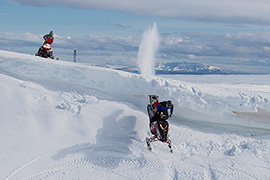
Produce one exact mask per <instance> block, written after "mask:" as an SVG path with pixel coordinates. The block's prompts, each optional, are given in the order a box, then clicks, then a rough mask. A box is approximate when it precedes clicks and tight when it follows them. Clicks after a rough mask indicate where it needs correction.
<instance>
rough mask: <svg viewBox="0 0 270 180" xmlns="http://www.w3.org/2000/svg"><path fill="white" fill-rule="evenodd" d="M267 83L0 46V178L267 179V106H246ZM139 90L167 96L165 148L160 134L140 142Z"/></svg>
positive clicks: (143, 99) (144, 95)
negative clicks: (130, 69)
mask: <svg viewBox="0 0 270 180" xmlns="http://www.w3.org/2000/svg"><path fill="white" fill-rule="evenodd" d="M175 77H176V76H175ZM186 77H187V78H188V76H186ZM269 89H270V88H269V84H248V83H245V84H243V83H230V82H226V83H224V82H214V83H213V81H211V83H209V82H204V83H199V81H196V82H193V83H191V82H189V81H188V80H186V81H184V80H177V79H171V77H170V78H162V77H144V76H141V75H137V74H131V73H126V72H121V71H115V70H111V69H106V68H100V67H92V66H88V65H83V64H74V63H69V62H62V61H53V60H48V59H43V58H39V57H34V56H30V55H25V54H19V53H13V52H7V51H1V50H0V94H1V101H0V117H1V118H0V127H1V131H0V142H1V147H0V154H1V156H0V162H1V164H0V178H1V179H72V178H74V179H157V178H158V179H267V178H269V177H270V174H269V167H270V163H269V162H270V146H269V144H270V137H269V135H267V133H268V132H269V130H270V126H269V119H268V117H269V116H268V115H266V116H263V118H258V117H257V116H256V115H255V116H254V114H256V112H257V111H256V110H258V109H263V111H261V110H259V111H260V112H263V113H264V114H265V113H266V114H267V111H265V110H268V109H269V99H270V96H269V94H270V93H269ZM148 94H157V95H159V96H160V99H161V100H167V99H171V100H172V101H173V102H174V105H175V114H174V117H173V118H172V119H170V122H171V123H170V127H171V131H170V132H171V139H172V145H173V150H174V153H173V154H170V153H169V150H168V147H167V146H166V145H165V144H163V143H159V142H156V143H154V144H153V152H149V151H148V150H147V149H146V146H145V141H144V140H145V137H146V136H150V134H149V131H148V118H147V115H146V105H147V103H148ZM233 111H235V112H247V113H244V115H245V116H246V115H247V116H248V117H249V118H243V117H237V116H236V114H234V113H233ZM250 113H251V114H252V116H250ZM240 114H241V113H240ZM242 115H243V113H242ZM236 127H237V129H238V130H237V133H235V131H234V130H235V128H236ZM240 127H241V128H240ZM244 127H246V128H245V131H243V132H241V130H242V128H244Z"/></svg>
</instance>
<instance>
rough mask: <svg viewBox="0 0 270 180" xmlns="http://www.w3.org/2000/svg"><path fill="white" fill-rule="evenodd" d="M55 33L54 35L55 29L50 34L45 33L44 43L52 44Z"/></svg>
mask: <svg viewBox="0 0 270 180" xmlns="http://www.w3.org/2000/svg"><path fill="white" fill-rule="evenodd" d="M53 35H54V34H53V31H50V33H49V34H45V35H44V36H43V39H44V40H45V42H44V43H43V44H46V43H48V44H50V45H52V43H53V40H54V37H53Z"/></svg>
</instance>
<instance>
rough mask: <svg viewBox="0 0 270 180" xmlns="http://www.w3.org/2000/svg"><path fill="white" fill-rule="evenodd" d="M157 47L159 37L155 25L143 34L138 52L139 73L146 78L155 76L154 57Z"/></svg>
mask: <svg viewBox="0 0 270 180" xmlns="http://www.w3.org/2000/svg"><path fill="white" fill-rule="evenodd" d="M158 47H159V35H158V30H157V25H156V23H154V24H153V26H152V27H148V29H147V30H146V31H145V32H144V33H143V37H142V42H141V44H140V47H139V52H138V66H139V70H140V73H141V74H143V75H146V76H154V75H155V66H154V65H155V55H156V51H157V50H158Z"/></svg>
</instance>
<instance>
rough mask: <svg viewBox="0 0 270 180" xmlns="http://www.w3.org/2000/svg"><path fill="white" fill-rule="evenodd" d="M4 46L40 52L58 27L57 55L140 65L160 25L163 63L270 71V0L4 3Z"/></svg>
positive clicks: (0, 36) (0, 29)
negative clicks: (147, 40) (146, 38)
mask: <svg viewBox="0 0 270 180" xmlns="http://www.w3.org/2000/svg"><path fill="white" fill-rule="evenodd" d="M0 22H1V23H0V49H2V50H11V51H16V52H24V53H27V54H35V51H37V49H38V48H39V46H40V45H41V44H42V41H43V40H42V36H43V35H44V34H46V33H48V32H49V31H50V30H53V31H54V33H55V43H54V44H53V46H52V47H53V48H54V53H55V56H59V57H60V58H61V59H65V60H72V52H73V49H77V52H78V61H80V62H88V63H93V64H104V63H112V64H120V65H136V59H137V53H138V47H139V45H140V42H141V37H142V33H143V32H144V31H145V29H146V28H147V27H148V26H150V25H152V24H153V23H154V22H155V23H156V24H157V27H158V31H159V35H160V39H161V41H160V47H159V51H158V53H157V58H156V62H182V61H191V62H199V63H205V64H210V65H214V66H218V67H221V68H223V69H225V70H228V71H236V72H250V73H270V60H269V57H270V4H269V3H268V1H266V0H259V1H253V0H238V1H234V0H227V1H224V2H223V1H222V2H221V1H219V0H205V1H201V0H181V1H180V0H166V1H165V0H149V1H144V0H137V1H132V0H125V1H122V0H114V1H112V0H99V1H93V0H77V1H76V2H75V1H72V0H47V1H40V0H36V1H32V0H2V1H1V2H0Z"/></svg>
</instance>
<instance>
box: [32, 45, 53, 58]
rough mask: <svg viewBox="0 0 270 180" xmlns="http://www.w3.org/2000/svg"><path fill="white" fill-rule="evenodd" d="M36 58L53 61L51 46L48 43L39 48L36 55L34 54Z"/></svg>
mask: <svg viewBox="0 0 270 180" xmlns="http://www.w3.org/2000/svg"><path fill="white" fill-rule="evenodd" d="M36 56H40V57H44V58H51V59H54V56H53V50H52V48H51V45H50V44H48V43H45V44H43V45H42V46H41V47H40V48H39V50H38V53H36Z"/></svg>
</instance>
